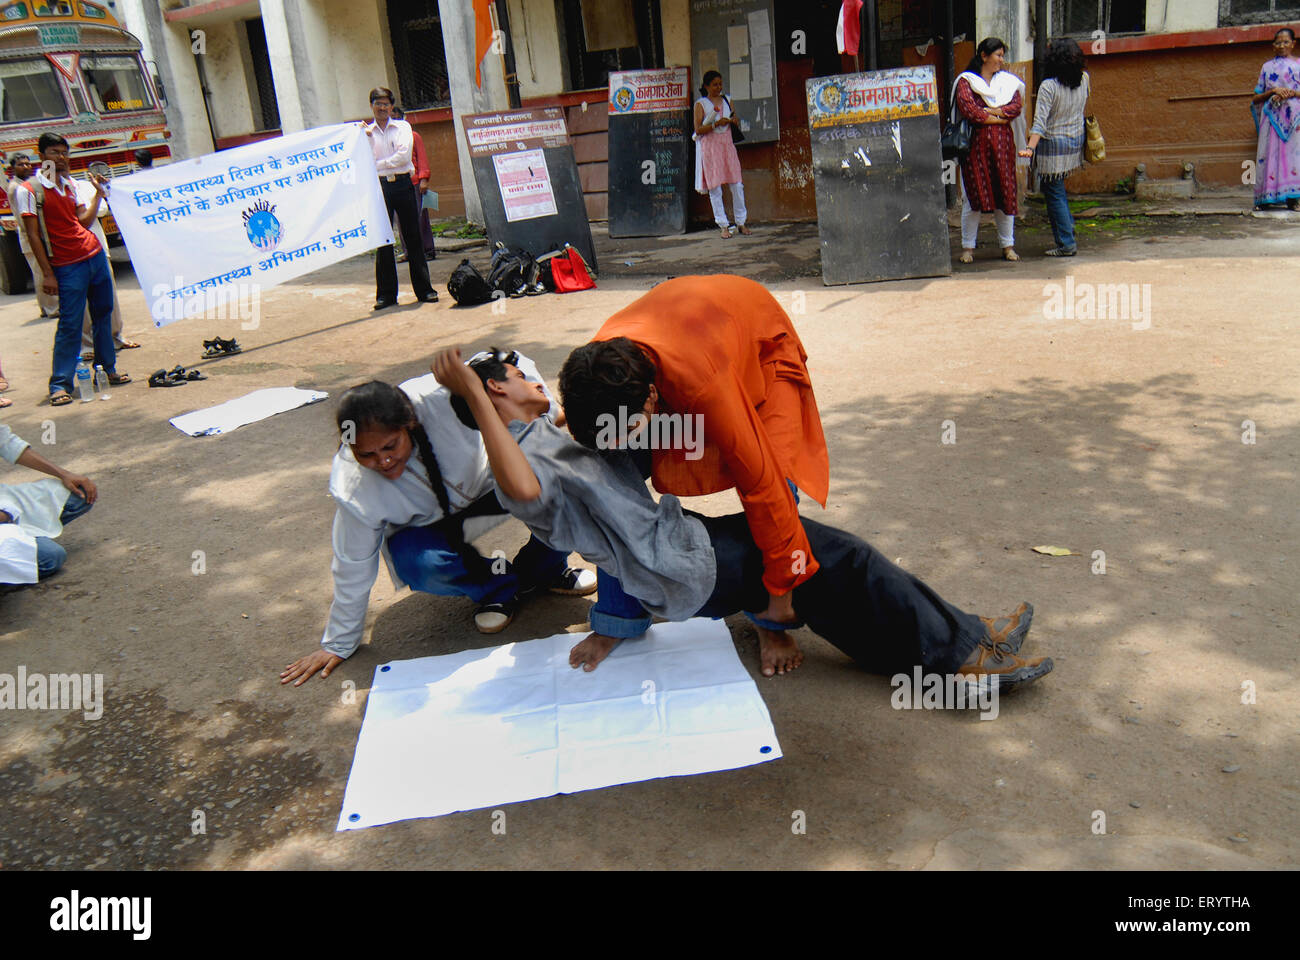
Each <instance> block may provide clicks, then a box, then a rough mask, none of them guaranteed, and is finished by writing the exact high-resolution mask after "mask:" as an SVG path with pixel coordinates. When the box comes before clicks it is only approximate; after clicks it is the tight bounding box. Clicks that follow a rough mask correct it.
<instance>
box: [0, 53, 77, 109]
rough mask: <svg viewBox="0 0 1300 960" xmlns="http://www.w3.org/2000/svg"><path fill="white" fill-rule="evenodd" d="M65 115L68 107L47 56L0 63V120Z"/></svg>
mask: <svg viewBox="0 0 1300 960" xmlns="http://www.w3.org/2000/svg"><path fill="white" fill-rule="evenodd" d="M67 115H68V107H67V105H66V104H65V103H64V102H63V94H62V93H61V92H60V91H59V82H58V80H56V79H55V78H54V68H53V67H52V66H50V63H49V61H48V60H43V59H42V60H15V61H10V62H8V63H0V123H14V122H16V121H22V120H29V121H30V120H45V119H48V118H50V117H65V116H67Z"/></svg>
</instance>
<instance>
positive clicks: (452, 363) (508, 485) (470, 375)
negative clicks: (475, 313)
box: [432, 347, 542, 501]
mask: <svg viewBox="0 0 1300 960" xmlns="http://www.w3.org/2000/svg"><path fill="white" fill-rule="evenodd" d="M432 369H433V375H434V376H435V377H437V378H438V382H439V383H441V384H442V385H443V386H444V387H446V388H447V389H448V390H450V391H451V392H452V393H454V394H455V395H456V396H458V397H463V398H464V399H465V402H466V403H468V404H469V409H470V413H472V414H473V415H474V422H475V423H477V424H478V429H479V433H481V434H482V435H483V446H484V447H485V448H486V449H487V455H488V463H489V464H490V465H491V467H492V476H493V477H495V478H496V482H497V488H498V489H499V490H500V491H501V492H502V493H504V494H505V495H506V496H507V497H509V498H510V499H511V500H520V501H529V500H536V499H537V498H538V497H540V496H541V495H542V485H541V484H540V483H539V482H538V480H537V474H536V473H534V472H533V468H532V467H531V466H529V465H528V460H527V458H525V457H524V452H523V451H522V450H520V449H519V444H517V443H515V438H514V437H512V436H511V435H510V431H509V430H508V429H506V425H505V424H504V423H503V422H502V420H501V417H499V416H498V415H497V411H496V408H495V407H494V406H493V405H492V400H491V398H490V397H489V396H488V394H487V389H486V388H485V386H484V384H483V382H482V381H481V380H479V378H478V374H476V373H475V372H474V371H473V370H471V369H470V368H469V367H467V366H466V365H465V362H464V361H463V360H462V359H461V356H460V349H459V348H457V347H449V348H448V349H446V350H441V351H439V352H438V354H437V356H435V357H434V358H433V367H432Z"/></svg>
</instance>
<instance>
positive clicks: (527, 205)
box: [492, 150, 558, 222]
mask: <svg viewBox="0 0 1300 960" xmlns="http://www.w3.org/2000/svg"><path fill="white" fill-rule="evenodd" d="M492 165H493V166H494V167H496V174H497V185H498V186H500V188H501V202H502V205H503V206H504V207H505V211H506V220H508V221H511V222H514V221H515V220H534V219H536V218H537V217H553V216H555V215H556V213H558V210H557V208H556V206H555V191H553V190H552V189H551V175H550V171H548V170H547V169H546V157H545V155H544V154H543V153H542V151H541V150H523V151H520V152H519V153H507V154H503V155H500V156H496V157H493V158H492Z"/></svg>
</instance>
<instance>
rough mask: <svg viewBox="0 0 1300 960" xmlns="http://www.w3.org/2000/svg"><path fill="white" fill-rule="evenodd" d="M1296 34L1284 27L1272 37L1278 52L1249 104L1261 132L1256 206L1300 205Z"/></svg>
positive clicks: (1261, 74)
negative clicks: (1273, 204)
mask: <svg viewBox="0 0 1300 960" xmlns="http://www.w3.org/2000/svg"><path fill="white" fill-rule="evenodd" d="M1294 48H1295V33H1294V32H1293V31H1292V30H1291V29H1290V28H1289V27H1283V28H1282V29H1281V30H1279V31H1278V32H1277V33H1276V34H1274V36H1273V51H1274V53H1276V54H1277V56H1276V57H1274V58H1273V59H1272V60H1270V61H1268V62H1267V63H1265V64H1264V67H1263V69H1262V70H1260V72H1259V83H1257V84H1256V85H1255V99H1253V100H1252V101H1251V103H1250V112H1251V115H1252V116H1253V117H1254V118H1255V129H1256V130H1257V131H1258V132H1259V147H1258V150H1257V156H1258V159H1259V163H1258V165H1257V167H1256V169H1255V206H1256V207H1257V208H1259V207H1263V206H1265V205H1267V204H1272V203H1283V202H1285V203H1286V205H1287V206H1288V207H1290V208H1291V209H1292V210H1295V209H1297V207H1300V135H1297V134H1296V127H1297V126H1300V102H1298V101H1297V100H1296V99H1295V98H1296V97H1300V60H1297V59H1295V58H1293V57H1292V56H1291V53H1292V50H1293V49H1294Z"/></svg>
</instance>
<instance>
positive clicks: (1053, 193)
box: [1020, 37, 1090, 257]
mask: <svg viewBox="0 0 1300 960" xmlns="http://www.w3.org/2000/svg"><path fill="white" fill-rule="evenodd" d="M1043 77H1044V79H1043V83H1042V86H1040V87H1039V88H1038V99H1037V101H1036V102H1035V105H1034V126H1033V129H1032V130H1031V131H1030V133H1029V143H1028V145H1027V146H1026V148H1025V149H1024V150H1021V151H1020V156H1022V157H1033V158H1034V170H1035V172H1036V173H1037V174H1038V179H1039V182H1040V183H1041V184H1042V189H1043V196H1044V197H1045V198H1046V199H1047V217H1048V219H1049V220H1050V221H1051V223H1052V235H1053V236H1054V237H1055V238H1056V246H1055V247H1052V248H1051V249H1050V250H1048V251H1047V255H1048V256H1049V257H1072V256H1074V254H1075V252H1076V250H1077V246H1076V244H1075V240H1074V217H1073V216H1071V214H1070V205H1069V203H1068V201H1067V200H1066V199H1065V178H1066V177H1068V176H1069V175H1070V174H1071V173H1073V172H1074V171H1075V170H1078V169H1079V168H1081V167H1082V166H1083V163H1084V161H1083V143H1084V124H1083V113H1084V108H1085V107H1086V106H1087V103H1088V90H1089V86H1090V82H1089V79H1088V74H1087V73H1086V72H1085V71H1084V69H1083V51H1082V50H1080V49H1079V45H1078V44H1077V43H1075V42H1074V41H1073V40H1071V39H1069V38H1068V37H1066V38H1063V39H1060V40H1053V41H1052V42H1051V44H1050V45H1049V46H1048V48H1047V59H1046V60H1045V61H1044V63H1043Z"/></svg>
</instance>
